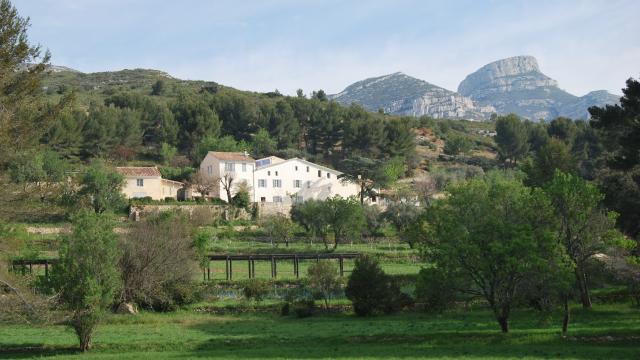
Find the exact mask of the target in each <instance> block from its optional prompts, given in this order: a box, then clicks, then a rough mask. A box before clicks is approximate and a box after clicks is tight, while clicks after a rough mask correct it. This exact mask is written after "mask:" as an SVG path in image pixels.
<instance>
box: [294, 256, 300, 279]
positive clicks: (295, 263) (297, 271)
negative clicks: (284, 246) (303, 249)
mask: <svg viewBox="0 0 640 360" xmlns="http://www.w3.org/2000/svg"><path fill="white" fill-rule="evenodd" d="M299 265H300V264H299V263H298V255H295V256H294V257H293V273H294V274H295V275H296V279H298V278H300V268H299Z"/></svg>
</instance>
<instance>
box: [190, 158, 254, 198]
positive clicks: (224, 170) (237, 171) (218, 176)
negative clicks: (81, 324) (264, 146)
mask: <svg viewBox="0 0 640 360" xmlns="http://www.w3.org/2000/svg"><path fill="white" fill-rule="evenodd" d="M254 170H255V160H254V159H253V158H251V157H250V156H249V155H248V154H246V153H241V152H238V153H236V152H215V151H209V153H207V156H205V158H204V159H203V160H202V163H200V172H201V174H203V175H205V176H206V177H208V178H209V179H211V180H213V181H217V182H218V185H217V186H216V187H215V189H214V191H213V193H212V194H209V195H211V196H212V197H217V198H220V199H222V200H224V201H227V202H229V199H227V192H226V190H225V183H226V182H228V179H230V178H232V179H233V181H232V182H231V185H232V186H231V196H232V197H233V195H235V193H236V190H237V186H238V185H239V184H241V183H246V184H247V185H248V186H249V187H250V188H251V189H252V188H253V173H254Z"/></svg>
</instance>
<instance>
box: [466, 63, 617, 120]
mask: <svg viewBox="0 0 640 360" xmlns="http://www.w3.org/2000/svg"><path fill="white" fill-rule="evenodd" d="M458 92H459V93H460V94H462V95H464V96H467V97H469V98H471V99H472V100H473V101H475V102H477V103H478V104H481V105H485V106H493V107H495V109H496V110H497V112H498V114H508V113H515V114H518V115H520V116H522V117H524V118H527V119H531V120H540V119H542V120H551V119H553V118H555V117H558V116H565V117H569V118H574V119H579V118H583V119H585V118H587V117H588V113H587V109H588V108H589V107H590V106H602V105H605V104H613V103H616V102H617V98H616V96H615V95H612V94H609V93H608V92H606V91H597V92H591V93H589V94H587V95H585V96H583V97H577V96H575V95H572V94H570V93H568V92H566V91H564V90H562V89H560V88H559V87H558V82H557V81H556V80H553V79H551V78H550V77H548V76H547V75H545V74H543V73H542V72H541V71H540V67H539V66H538V62H537V60H536V59H535V58H534V57H532V56H516V57H511V58H507V59H502V60H498V61H495V62H492V63H490V64H487V65H485V66H483V67H481V68H480V69H479V70H477V71H476V72H474V73H472V74H470V75H468V76H467V77H466V78H465V79H464V80H463V81H462V82H461V83H460V85H459V86H458Z"/></svg>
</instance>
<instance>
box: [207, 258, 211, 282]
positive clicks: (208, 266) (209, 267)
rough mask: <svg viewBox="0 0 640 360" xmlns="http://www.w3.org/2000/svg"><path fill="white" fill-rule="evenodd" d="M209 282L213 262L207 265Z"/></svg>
mask: <svg viewBox="0 0 640 360" xmlns="http://www.w3.org/2000/svg"><path fill="white" fill-rule="evenodd" d="M207 280H211V260H209V262H208V263H207Z"/></svg>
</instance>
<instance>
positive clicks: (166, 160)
mask: <svg viewBox="0 0 640 360" xmlns="http://www.w3.org/2000/svg"><path fill="white" fill-rule="evenodd" d="M177 151H178V149H176V148H175V147H173V146H171V145H169V144H167V143H162V146H160V161H162V164H164V165H169V164H170V163H171V161H172V160H173V158H174V157H175V156H176V152H177Z"/></svg>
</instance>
